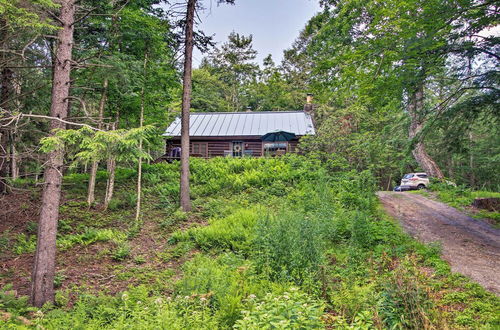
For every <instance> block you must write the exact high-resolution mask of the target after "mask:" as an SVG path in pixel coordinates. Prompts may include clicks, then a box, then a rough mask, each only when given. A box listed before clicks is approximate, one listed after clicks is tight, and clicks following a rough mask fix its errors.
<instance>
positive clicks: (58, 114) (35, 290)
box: [31, 0, 75, 307]
mask: <svg viewBox="0 0 500 330" xmlns="http://www.w3.org/2000/svg"><path fill="white" fill-rule="evenodd" d="M60 4H61V7H60V11H61V12H60V16H59V19H58V20H59V21H60V23H61V25H62V28H61V29H60V30H59V32H58V36H57V37H58V45H57V50H56V53H55V65H54V69H53V81H52V100H51V102H52V103H51V107H50V115H51V117H53V118H59V119H65V118H66V117H67V110H68V96H69V85H70V72H71V52H72V47H73V23H74V15H75V6H74V0H61V1H60ZM50 128H51V130H52V131H51V134H54V130H56V129H65V124H64V123H62V122H61V121H58V120H55V119H54V120H52V121H51V123H50ZM63 158H64V151H63V150H61V149H58V150H55V151H53V152H51V153H50V154H49V156H48V159H47V162H46V166H45V171H44V179H45V185H44V189H43V194H42V206H41V210H40V220H39V223H38V238H37V246H36V254H35V262H34V267H33V277H32V287H31V303H32V304H33V305H34V306H37V307H41V306H43V304H45V303H46V302H54V274H55V262H56V234H57V220H58V216H59V203H60V199H61V183H62V174H61V173H62V167H63Z"/></svg>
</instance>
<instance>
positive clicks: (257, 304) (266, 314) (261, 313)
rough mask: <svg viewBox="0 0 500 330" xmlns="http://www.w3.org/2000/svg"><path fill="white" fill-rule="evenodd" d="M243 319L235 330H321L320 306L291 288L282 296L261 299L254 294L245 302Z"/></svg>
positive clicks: (271, 295) (321, 311)
mask: <svg viewBox="0 0 500 330" xmlns="http://www.w3.org/2000/svg"><path fill="white" fill-rule="evenodd" d="M246 308H247V309H245V310H244V311H242V314H243V318H242V319H240V320H238V322H236V324H235V329H323V328H324V324H323V322H322V320H321V316H322V315H323V310H324V306H323V304H322V303H320V302H318V301H317V300H314V299H313V298H312V297H310V296H308V295H306V294H304V293H302V292H300V291H299V290H298V288H295V287H292V288H290V290H289V292H284V293H283V294H282V295H273V294H271V293H268V294H266V295H265V296H264V298H263V299H262V300H257V299H256V297H255V296H254V295H252V296H251V297H249V298H248V300H247V306H246Z"/></svg>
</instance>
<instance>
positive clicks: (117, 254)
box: [112, 242, 131, 261]
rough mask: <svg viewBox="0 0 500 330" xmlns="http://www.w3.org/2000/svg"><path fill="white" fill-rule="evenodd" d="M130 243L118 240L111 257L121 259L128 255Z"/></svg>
mask: <svg viewBox="0 0 500 330" xmlns="http://www.w3.org/2000/svg"><path fill="white" fill-rule="evenodd" d="M130 252H131V251H130V244H128V243H127V242H120V243H119V244H118V246H117V247H116V249H115V251H114V252H113V255H112V258H113V260H115V261H123V260H125V259H127V258H128V257H129V256H130Z"/></svg>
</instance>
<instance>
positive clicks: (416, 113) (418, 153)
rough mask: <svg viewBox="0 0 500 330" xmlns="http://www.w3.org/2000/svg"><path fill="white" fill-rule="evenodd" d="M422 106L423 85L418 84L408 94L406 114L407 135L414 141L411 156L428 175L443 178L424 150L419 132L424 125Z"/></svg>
mask: <svg viewBox="0 0 500 330" xmlns="http://www.w3.org/2000/svg"><path fill="white" fill-rule="evenodd" d="M423 108H424V87H423V85H422V84H420V85H419V86H418V87H417V88H416V90H415V91H414V92H413V93H412V94H411V95H410V101H409V103H408V114H409V115H410V119H411V121H410V129H409V133H408V136H409V138H410V140H412V141H413V140H415V141H414V143H415V144H414V147H413V150H412V154H413V157H415V160H416V161H417V163H418V164H419V165H420V167H422V169H423V170H424V171H425V172H426V173H427V174H428V175H430V176H432V177H435V178H438V179H443V178H444V175H443V172H441V169H440V168H439V166H438V165H437V163H436V162H435V161H434V160H433V159H432V158H431V156H429V154H428V153H427V151H426V150H425V145H424V142H423V139H422V137H421V136H420V133H421V132H422V128H423V126H424V121H423V119H422V118H423Z"/></svg>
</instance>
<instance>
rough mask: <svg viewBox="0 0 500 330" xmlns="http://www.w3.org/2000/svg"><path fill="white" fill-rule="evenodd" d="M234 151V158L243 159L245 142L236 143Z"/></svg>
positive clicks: (234, 143)
mask: <svg viewBox="0 0 500 330" xmlns="http://www.w3.org/2000/svg"><path fill="white" fill-rule="evenodd" d="M232 151H233V157H242V156H243V142H242V141H234V142H233V149H232Z"/></svg>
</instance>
